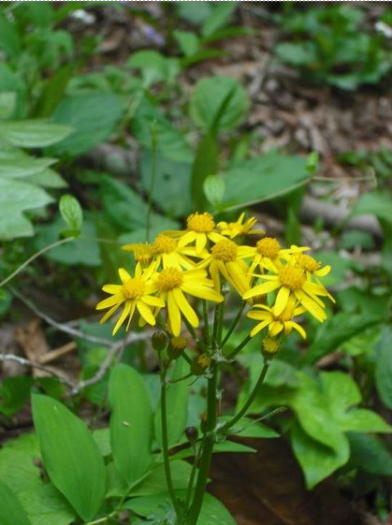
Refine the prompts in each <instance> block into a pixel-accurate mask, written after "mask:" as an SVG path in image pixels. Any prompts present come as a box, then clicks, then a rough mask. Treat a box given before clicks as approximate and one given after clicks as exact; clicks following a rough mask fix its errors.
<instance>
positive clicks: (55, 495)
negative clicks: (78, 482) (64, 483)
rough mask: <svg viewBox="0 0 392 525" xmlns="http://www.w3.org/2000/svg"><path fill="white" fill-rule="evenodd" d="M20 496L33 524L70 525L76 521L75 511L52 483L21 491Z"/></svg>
mask: <svg viewBox="0 0 392 525" xmlns="http://www.w3.org/2000/svg"><path fill="white" fill-rule="evenodd" d="M18 497H19V501H20V502H21V504H22V506H23V508H24V510H25V511H26V513H27V515H28V517H29V520H30V521H31V525H53V524H54V523H55V524H56V525H69V524H71V523H74V520H75V518H76V516H75V512H74V511H73V510H72V508H71V507H70V506H69V505H68V503H67V501H66V500H65V499H64V497H63V496H62V494H61V493H60V492H59V491H58V490H57V489H56V488H55V487H54V486H53V485H52V484H45V485H41V486H40V487H37V488H34V489H31V490H27V491H24V492H21V493H20V494H19V495H18ZM14 525H16V523H14ZM18 525H19V522H18Z"/></svg>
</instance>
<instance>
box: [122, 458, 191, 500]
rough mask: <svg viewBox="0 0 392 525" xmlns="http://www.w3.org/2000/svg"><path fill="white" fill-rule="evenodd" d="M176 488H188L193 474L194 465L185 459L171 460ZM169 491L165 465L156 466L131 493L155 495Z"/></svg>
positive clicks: (135, 494) (131, 494)
mask: <svg viewBox="0 0 392 525" xmlns="http://www.w3.org/2000/svg"><path fill="white" fill-rule="evenodd" d="M170 468H171V472H172V481H173V486H174V489H186V488H187V487H188V483H189V478H190V476H191V471H192V466H191V465H190V464H189V463H187V462H185V461H178V460H173V461H171V462H170ZM165 492H167V485H166V475H165V469H164V467H163V465H159V466H158V467H156V468H154V469H153V470H152V471H151V473H150V474H149V475H148V476H146V478H145V479H144V480H143V481H141V482H140V483H138V484H137V485H136V486H135V487H134V488H133V489H132V490H131V491H130V493H129V495H130V496H133V497H134V496H153V495H155V494H163V493H165Z"/></svg>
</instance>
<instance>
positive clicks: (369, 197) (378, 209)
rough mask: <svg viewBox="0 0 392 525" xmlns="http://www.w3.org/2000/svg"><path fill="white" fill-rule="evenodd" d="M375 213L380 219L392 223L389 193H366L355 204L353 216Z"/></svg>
mask: <svg viewBox="0 0 392 525" xmlns="http://www.w3.org/2000/svg"><path fill="white" fill-rule="evenodd" d="M367 214H371V215H375V216H376V217H377V218H378V219H380V220H382V221H385V222H388V223H390V224H392V203H391V200H390V198H389V197H388V196H387V195H383V194H381V193H366V194H364V195H363V196H362V197H361V198H360V199H359V200H358V202H357V204H356V205H355V206H354V208H353V210H352V212H351V216H355V215H367Z"/></svg>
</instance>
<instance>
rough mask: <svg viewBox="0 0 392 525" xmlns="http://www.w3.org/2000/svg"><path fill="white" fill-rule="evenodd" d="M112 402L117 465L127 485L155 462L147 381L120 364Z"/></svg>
mask: <svg viewBox="0 0 392 525" xmlns="http://www.w3.org/2000/svg"><path fill="white" fill-rule="evenodd" d="M109 403H110V406H111V409H112V414H111V418H110V437H111V446H112V451H113V459H114V463H115V465H116V467H117V470H118V471H119V472H120V474H121V475H122V476H123V478H124V479H125V480H126V481H127V483H128V484H132V483H134V482H135V481H136V480H138V479H140V478H141V477H142V476H143V475H144V474H145V473H146V472H147V471H148V469H149V467H150V465H151V462H152V453H151V447H152V423H153V414H152V409H151V402H150V397H149V394H148V391H147V389H146V386H145V384H144V381H143V380H142V379H141V377H140V375H139V374H138V373H137V372H136V371H135V370H134V369H133V368H131V367H130V366H126V365H121V364H120V365H117V366H116V367H115V368H114V369H113V370H112V372H111V374H110V380H109Z"/></svg>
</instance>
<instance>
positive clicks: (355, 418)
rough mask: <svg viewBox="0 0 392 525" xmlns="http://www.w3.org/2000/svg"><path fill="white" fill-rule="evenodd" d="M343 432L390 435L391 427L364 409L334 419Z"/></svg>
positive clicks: (374, 413) (373, 413)
mask: <svg viewBox="0 0 392 525" xmlns="http://www.w3.org/2000/svg"><path fill="white" fill-rule="evenodd" d="M336 420H337V421H338V422H339V426H340V429H341V430H342V431H343V432H349V431H350V432H380V433H381V432H382V433H391V432H392V427H391V426H390V425H388V423H386V422H385V421H384V420H383V419H382V417H381V416H379V415H378V414H377V413H376V412H373V411H372V410H367V409H366V408H357V409H356V410H352V411H349V412H346V413H345V414H342V415H340V416H338V417H336Z"/></svg>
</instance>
